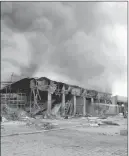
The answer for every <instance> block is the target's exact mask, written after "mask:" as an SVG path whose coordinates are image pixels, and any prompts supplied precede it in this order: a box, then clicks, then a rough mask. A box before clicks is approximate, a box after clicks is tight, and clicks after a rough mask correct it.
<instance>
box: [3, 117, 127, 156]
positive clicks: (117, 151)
mask: <svg viewBox="0 0 129 156" xmlns="http://www.w3.org/2000/svg"><path fill="white" fill-rule="evenodd" d="M46 120H47V119H46ZM46 120H45V121H46ZM115 120H116V119H115ZM47 121H48V122H52V123H54V124H55V130H48V131H43V130H42V131H40V133H35V132H36V131H37V130H36V129H34V128H33V130H32V128H31V129H30V128H29V127H27V126H26V125H25V123H24V122H22V123H21V122H12V123H11V122H8V123H4V124H2V126H3V127H4V128H2V137H1V155H2V156H127V136H121V135H120V134H119V131H120V129H124V128H125V129H126V128H127V119H122V120H119V121H118V119H117V122H119V124H120V123H121V124H120V126H107V127H89V126H88V123H87V121H86V119H82V118H81V119H68V120H47ZM61 128H62V129H61ZM31 131H33V132H34V134H22V135H14V136H7V135H10V134H17V133H23V132H31Z"/></svg>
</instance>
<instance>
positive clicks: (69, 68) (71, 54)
mask: <svg viewBox="0 0 129 156" xmlns="http://www.w3.org/2000/svg"><path fill="white" fill-rule="evenodd" d="M112 3H113V2H112ZM102 5H104V7H107V6H108V5H109V4H106V3H102V2H101V3H99V2H94V3H93V2H71V3H70V2H2V6H1V23H2V27H1V29H2V44H1V46H2V51H3V53H6V55H5V54H2V55H3V58H2V59H3V61H4V59H5V61H7V58H6V57H7V55H8V54H9V55H11V53H12V52H13V51H15V52H16V53H15V57H14V58H11V59H10V58H9V59H8V62H10V64H12V65H14V66H15V65H16V64H17V66H19V68H20V73H21V75H24V76H25V77H32V76H35V74H36V73H38V72H39V69H41V70H40V72H44V71H46V70H47V68H48V70H49V72H52V73H55V75H64V76H65V77H67V78H68V79H69V81H70V82H69V83H72V81H76V82H77V83H78V85H81V86H83V87H86V88H94V89H99V90H101V91H108V92H111V90H112V84H113V81H115V79H116V78H117V77H118V76H119V75H120V74H124V73H125V71H123V68H124V69H125V66H124V65H122V66H121V64H119V61H117V60H115V62H114V60H111V55H112V57H114V56H115V53H114V54H111V53H113V52H114V51H117V50H118V48H117V47H118V45H117V44H116V43H115V42H114V41H113V42H112V40H110V38H112V37H109V38H108V37H107V36H106V35H105V29H106V28H107V27H110V29H111V30H113V27H114V25H116V24H119V25H124V26H126V24H127V23H126V18H125V16H124V15H126V11H125V12H124V9H125V8H126V4H125V6H124V7H125V8H124V7H123V4H122V6H121V4H119V6H120V7H122V9H120V7H119V6H117V4H115V3H114V5H115V7H114V8H115V9H116V10H115V14H114V12H113V10H114V8H112V7H110V6H108V9H109V10H108V9H107V10H106V11H107V12H105V9H102V8H103V7H102ZM125 10H126V9H125ZM117 13H118V14H117ZM121 14H123V16H122V15H121ZM118 16H119V17H118ZM113 20H114V21H113ZM109 33H112V32H109ZM17 34H18V35H19V36H22V37H23V39H24V40H25V41H24V42H26V45H24V46H23V45H22V40H20V39H19V37H18V36H17ZM14 36H15V37H14ZM24 44H25V43H24ZM17 45H18V46H19V49H20V50H16V49H17ZM23 47H24V48H23ZM108 47H109V49H108ZM25 49H27V50H25ZM22 50H23V52H24V53H25V52H26V56H25V57H26V58H27V57H28V53H29V54H30V57H29V60H28V63H26V64H24V60H23V59H22V62H23V63H21V62H19V61H18V59H17V56H18V55H21V52H22ZM109 53H110V54H111V55H109ZM46 72H47V71H46ZM21 75H19V76H21ZM46 76H47V75H46ZM59 81H64V82H65V80H63V79H61V80H59Z"/></svg>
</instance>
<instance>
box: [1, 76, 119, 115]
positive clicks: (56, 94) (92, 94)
mask: <svg viewBox="0 0 129 156" xmlns="http://www.w3.org/2000/svg"><path fill="white" fill-rule="evenodd" d="M111 96H112V95H111V94H110V93H103V92H98V91H95V90H89V89H84V88H81V87H78V86H73V85H69V84H65V83H62V82H56V81H52V80H50V79H48V78H46V77H41V78H24V79H21V80H20V81H17V82H15V83H12V84H10V85H7V86H6V87H4V88H3V89H1V101H2V102H1V103H7V104H8V105H10V106H14V107H24V108H25V109H27V111H29V112H31V113H32V112H33V113H35V114H36V113H38V112H47V114H48V115H49V114H51V111H52V109H53V108H54V107H55V106H56V105H60V115H61V116H65V115H66V114H67V115H71V116H72V115H77V114H79V115H83V116H85V115H87V114H91V115H92V116H96V115H98V114H100V113H107V114H117V113H118V111H117V107H112V108H113V109H112V108H111V110H110V109H109V104H110V105H112V106H113V104H112V100H111ZM100 104H101V105H100ZM109 110H110V111H109Z"/></svg>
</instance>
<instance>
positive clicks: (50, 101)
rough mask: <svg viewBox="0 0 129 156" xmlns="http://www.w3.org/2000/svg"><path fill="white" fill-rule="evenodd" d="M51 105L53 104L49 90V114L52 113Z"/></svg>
mask: <svg viewBox="0 0 129 156" xmlns="http://www.w3.org/2000/svg"><path fill="white" fill-rule="evenodd" d="M51 105H52V99H51V93H50V92H48V103H47V113H48V114H49V115H50V114H51Z"/></svg>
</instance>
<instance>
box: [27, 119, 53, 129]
mask: <svg viewBox="0 0 129 156" xmlns="http://www.w3.org/2000/svg"><path fill="white" fill-rule="evenodd" d="M26 126H28V127H30V128H36V129H43V130H49V129H53V128H54V127H55V126H54V125H52V124H51V123H49V122H43V121H41V120H39V119H38V120H37V119H31V120H30V119H29V120H28V121H27V123H26Z"/></svg>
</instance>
